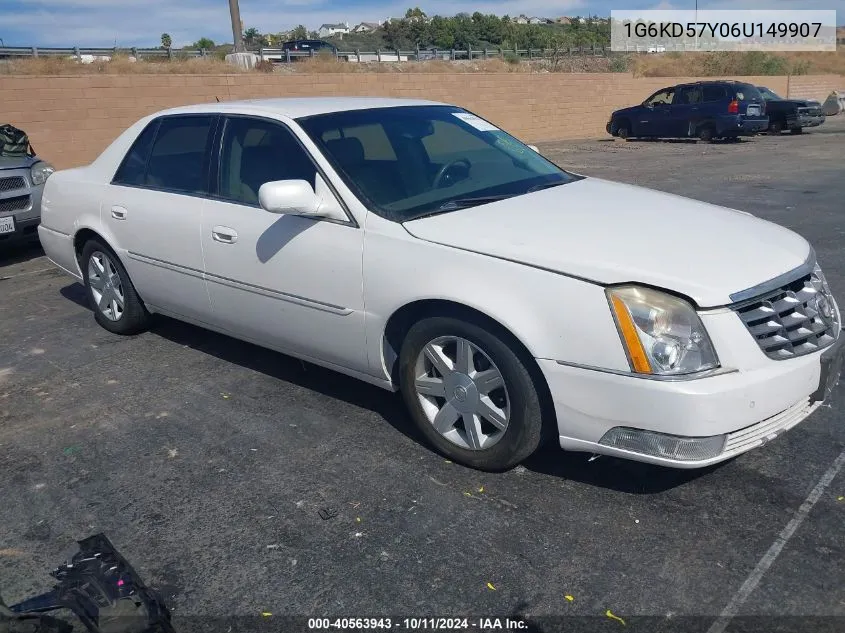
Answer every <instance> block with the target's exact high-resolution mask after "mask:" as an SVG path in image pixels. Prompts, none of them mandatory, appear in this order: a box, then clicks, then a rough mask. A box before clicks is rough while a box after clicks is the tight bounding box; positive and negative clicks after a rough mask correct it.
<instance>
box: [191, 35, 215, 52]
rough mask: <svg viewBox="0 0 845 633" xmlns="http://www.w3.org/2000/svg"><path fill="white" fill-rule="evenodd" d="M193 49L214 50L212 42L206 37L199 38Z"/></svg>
mask: <svg viewBox="0 0 845 633" xmlns="http://www.w3.org/2000/svg"><path fill="white" fill-rule="evenodd" d="M193 48H204V49H205V50H211V49H212V48H214V40H211V39H209V38H207V37H201V38H199V39H198V40H197V41H196V42H194V45H193Z"/></svg>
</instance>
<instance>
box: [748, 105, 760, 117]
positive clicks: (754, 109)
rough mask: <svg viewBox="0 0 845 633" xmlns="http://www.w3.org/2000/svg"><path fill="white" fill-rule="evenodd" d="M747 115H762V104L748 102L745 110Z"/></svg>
mask: <svg viewBox="0 0 845 633" xmlns="http://www.w3.org/2000/svg"><path fill="white" fill-rule="evenodd" d="M745 114H746V116H760V106H758V105H752V104H750V103H749V104H748V107H747V108H746V110H745Z"/></svg>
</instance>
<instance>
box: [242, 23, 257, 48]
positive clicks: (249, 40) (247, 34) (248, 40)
mask: <svg viewBox="0 0 845 633" xmlns="http://www.w3.org/2000/svg"><path fill="white" fill-rule="evenodd" d="M259 38H261V33H260V32H259V31H258V29H257V28H255V27H254V26H251V27H250V28H248V29H247V30H246V31H244V44H246V45H247V46H260V45H261V44H260V42H259Z"/></svg>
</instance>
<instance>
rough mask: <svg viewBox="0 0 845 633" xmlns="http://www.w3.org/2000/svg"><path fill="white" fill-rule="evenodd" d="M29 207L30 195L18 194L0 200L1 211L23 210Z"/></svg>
mask: <svg viewBox="0 0 845 633" xmlns="http://www.w3.org/2000/svg"><path fill="white" fill-rule="evenodd" d="M28 207H29V196H18V197H17V198H6V199H5V200H0V213H3V212H4V211H23V210H24V209H26V208H28Z"/></svg>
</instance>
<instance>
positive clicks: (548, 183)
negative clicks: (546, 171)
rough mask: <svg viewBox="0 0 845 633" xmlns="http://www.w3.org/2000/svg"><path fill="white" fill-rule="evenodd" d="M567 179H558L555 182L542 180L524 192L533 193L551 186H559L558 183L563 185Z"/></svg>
mask: <svg viewBox="0 0 845 633" xmlns="http://www.w3.org/2000/svg"><path fill="white" fill-rule="evenodd" d="M567 182H568V181H566V180H559V181H557V182H544V183H542V184H539V185H534V186H533V187H529V188H528V189H527V190H526V191H525V193H534V192H535V191H540V190H541V189H551V188H552V187H559V186H560V185H565V184H566V183H567Z"/></svg>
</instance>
